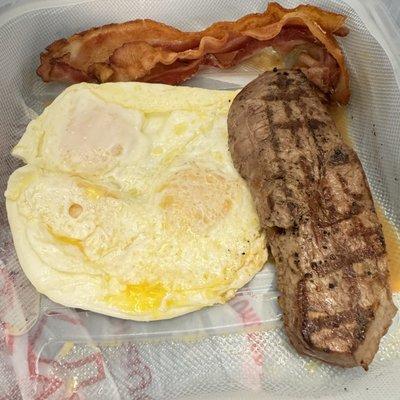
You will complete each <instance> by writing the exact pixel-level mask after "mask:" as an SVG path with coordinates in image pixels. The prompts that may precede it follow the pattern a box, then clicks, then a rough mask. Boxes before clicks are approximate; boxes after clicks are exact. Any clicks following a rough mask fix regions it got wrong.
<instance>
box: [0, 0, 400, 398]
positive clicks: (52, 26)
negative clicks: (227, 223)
mask: <svg viewBox="0 0 400 400" xmlns="http://www.w3.org/2000/svg"><path fill="white" fill-rule="evenodd" d="M281 3H282V4H283V5H285V6H294V5H297V4H298V3H299V2H297V1H295V0H293V1H292V0H288V1H281ZM307 3H310V4H315V5H318V6H321V7H324V8H327V9H330V10H333V11H337V12H341V13H344V14H346V15H348V22H347V26H348V27H349V28H350V34H349V36H348V37H347V38H345V39H343V40H341V44H342V46H343V48H344V51H345V53H346V58H347V63H348V67H349V69H350V73H351V88H352V98H351V102H350V104H349V106H348V113H349V117H348V131H349V135H350V137H351V139H352V142H353V145H354V147H355V149H356V150H357V152H358V154H359V156H360V159H361V161H362V163H363V166H364V168H365V171H366V174H367V177H368V179H369V182H370V184H371V188H372V191H373V194H374V197H375V199H376V201H377V203H379V204H380V207H381V208H382V209H383V210H384V212H385V214H386V217H387V218H388V220H389V221H391V222H392V223H393V224H394V226H395V227H396V228H400V211H399V209H398V207H397V205H398V204H399V203H400V185H399V179H398V178H399V171H400V135H399V127H400V113H399V109H400V92H399V83H398V80H399V78H400V63H399V58H398V54H399V53H400V34H399V32H397V31H396V30H395V24H394V22H393V21H392V20H391V18H390V15H389V13H388V12H387V9H386V8H385V7H384V6H383V5H382V4H381V3H379V2H376V1H373V0H370V1H361V0H347V1H343V2H334V1H329V0H312V1H307ZM265 8H266V1H260V0H247V1H240V0H237V1H229V0H217V1H215V0H202V1H201V2H200V1H198V2H193V1H190V0H180V1H179V0H165V1H163V2H160V1H157V0H146V1H145V0H143V1H139V0H138V1H129V0H110V1H105V0H89V1H88V0H86V1H85V0H81V1H79V0H72V1H69V0H52V1H46V0H38V1H28V0H26V1H23V0H20V1H14V2H11V3H8V4H5V5H3V7H2V8H0V49H1V50H0V66H1V67H0V71H1V86H0V103H1V108H0V132H1V137H0V154H1V159H0V160H1V161H0V192H1V193H3V192H4V190H5V187H6V183H7V180H8V176H9V175H10V173H11V172H12V171H13V170H14V169H16V168H17V167H18V166H20V163H19V162H18V161H17V160H16V159H14V158H12V157H11V156H10V150H11V148H12V147H13V146H14V145H15V144H16V142H17V141H18V139H19V138H20V137H21V135H22V134H23V132H24V129H25V127H26V125H27V124H28V122H29V121H30V120H31V119H32V118H34V117H35V116H36V115H37V114H38V113H40V112H41V111H42V110H43V107H44V106H45V105H46V104H47V103H48V101H50V100H51V99H53V98H54V97H55V95H56V94H57V93H58V92H59V90H60V87H59V86H57V85H46V84H44V83H43V82H41V80H40V79H39V78H38V77H37V76H36V74H35V69H36V67H37V65H38V56H39V53H40V52H41V51H42V50H43V49H44V48H45V47H46V46H47V45H48V44H49V43H51V42H52V41H54V40H55V39H58V38H61V37H67V36H70V35H71V34H72V33H74V32H78V31H82V30H84V29H87V28H89V27H92V26H98V25H102V24H106V23H110V22H122V21H126V20H129V19H135V18H151V19H155V20H158V21H162V22H166V23H168V24H171V25H173V26H176V27H179V28H181V29H184V30H198V29H201V28H204V27H205V26H208V25H209V24H210V23H211V22H214V21H217V20H232V19H236V18H239V17H240V16H242V15H245V14H247V13H251V12H261V11H264V10H265ZM399 9H400V4H399ZM376 39H377V40H378V41H379V42H378V41H377V40H376ZM383 48H384V49H385V50H384V49H383ZM396 56H397V58H396ZM256 75H257V71H255V70H252V69H251V68H237V69H235V70H233V71H230V70H226V71H217V72H215V71H214V72H213V71H210V70H209V71H206V72H204V73H203V74H202V75H201V76H198V77H196V78H194V79H193V80H191V81H189V82H188V83H187V84H190V85H200V86H205V87H209V88H230V87H238V86H241V85H243V84H244V83H246V82H247V81H249V80H250V79H252V78H254V77H255V76H256ZM396 78H397V80H396ZM0 296H1V297H0V321H1V323H0V399H11V400H14V399H15V400H18V399H71V400H72V399H75V400H77V399H105V400H107V399H163V400H164V399H165V400H167V399H178V398H182V399H189V398H190V399H205V398H209V399H217V398H243V399H244V398H246V399H247V398H263V399H265V398H268V399H315V398H318V399H349V400H350V399H351V400H356V399H363V400H366V399H388V400H389V399H400V380H399V379H398V377H399V372H398V371H399V368H400V322H399V318H398V317H397V318H396V319H395V321H394V322H393V325H392V327H391V329H390V331H389V333H388V334H387V335H386V336H385V337H384V339H383V340H382V344H381V347H380V350H379V352H378V354H377V355H376V357H375V360H374V362H373V364H372V365H371V367H370V370H369V372H367V373H366V372H365V371H364V370H362V369H361V368H355V369H351V370H345V369H342V368H338V367H334V366H329V365H326V364H323V363H320V362H318V361H316V360H313V359H310V358H306V357H300V356H299V355H298V354H297V353H296V352H295V351H294V350H293V349H292V348H291V346H290V345H289V344H288V340H287V338H286V336H285V334H284V332H283V330H282V326H281V321H280V310H279V307H278V306H277V303H276V297H277V292H276V289H275V281H274V270H273V268H272V267H271V266H266V267H265V268H264V269H263V271H261V272H260V273H259V274H258V275H257V276H256V277H255V278H254V279H253V280H252V282H251V283H250V284H249V285H247V286H246V287H245V288H243V289H241V290H240V292H239V294H238V295H237V296H236V297H235V298H234V299H233V300H232V301H230V302H229V303H228V304H225V305H223V306H215V307H212V308H208V309H204V310H201V311H198V312H194V313H191V314H189V315H186V316H183V317H179V318H176V319H173V320H167V321H158V322H150V323H139V322H132V321H123V320H118V319H115V318H110V317H106V316H102V315H99V314H95V313H91V312H86V311H81V310H72V309H67V308H65V307H62V306H60V305H57V304H55V303H52V302H51V301H49V300H48V299H46V298H45V297H41V296H39V295H38V293H37V292H36V291H35V290H34V289H33V287H32V286H31V285H30V284H29V282H28V281H27V280H26V278H25V276H24V274H23V273H22V271H21V269H20V266H19V264H18V261H17V258H16V255H15V252H14V248H13V244H12V239H11V235H10V231H9V228H8V223H7V219H6V213H5V205H4V197H3V196H1V197H0ZM395 301H396V303H397V305H399V304H400V296H399V295H396V296H395Z"/></svg>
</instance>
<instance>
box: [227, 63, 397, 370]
mask: <svg viewBox="0 0 400 400" xmlns="http://www.w3.org/2000/svg"><path fill="white" fill-rule="evenodd" d="M228 131H229V147H230V152H231V154H232V158H233V161H234V164H235V167H236V169H237V170H238V171H239V173H240V174H241V175H242V176H243V178H244V179H245V180H246V181H247V184H248V186H249V188H250V190H251V193H252V196H253V199H254V201H255V204H256V208H257V211H258V214H259V217H260V220H261V223H262V226H263V228H265V229H266V231H267V236H268V239H269V241H268V242H269V245H270V247H271V252H272V254H273V256H274V258H275V261H276V265H277V274H278V287H279V290H280V291H281V292H282V296H281V297H280V299H279V303H280V306H281V308H282V310H283V315H284V325H285V329H286V332H287V335H288V337H289V339H290V341H291V343H292V344H293V346H294V347H295V348H296V349H297V351H298V352H299V353H302V354H307V355H310V356H314V357H316V358H319V359H321V360H324V361H326V362H329V363H334V364H337V365H341V366H344V367H352V366H357V365H361V366H363V367H364V368H365V369H367V367H368V364H369V363H370V362H371V361H372V359H373V357H374V355H375V353H376V351H377V350H378V346H379V342H380V339H381V337H382V336H383V335H384V334H385V333H386V331H387V329H388V327H389V326H390V324H391V321H392V318H393V316H394V315H395V313H396V307H395V306H394V304H393V301H392V296H391V292H390V289H389V284H388V266H387V260H386V249H385V241H384V238H383V234H382V228H381V225H380V223H379V221H378V218H377V215H376V212H375V208H374V203H373V200H372V197H371V192H370V189H369V187H368V183H367V180H366V177H365V174H364V172H363V169H362V166H361V163H360V161H359V159H358V157H357V155H356V153H355V152H354V151H353V150H352V149H351V148H350V147H349V146H347V145H346V144H345V143H344V142H343V139H342V137H341V136H340V134H339V132H338V130H337V129H336V127H335V124H334V122H333V121H332V119H331V117H330V115H329V114H328V111H327V108H326V106H325V105H324V99H323V97H322V95H321V93H320V92H318V90H317V89H316V88H315V87H313V86H312V84H311V83H310V82H309V81H308V80H307V78H306V77H305V76H304V75H303V73H302V72H300V71H275V72H266V73H264V74H263V75H261V76H260V77H258V78H257V79H256V80H254V81H253V82H251V83H250V84H249V85H247V86H246V87H245V88H244V89H243V90H242V91H241V92H240V93H239V94H238V96H237V97H236V98H235V100H234V101H233V103H232V106H231V108H230V111H229V117H228Z"/></svg>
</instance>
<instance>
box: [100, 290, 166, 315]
mask: <svg viewBox="0 0 400 400" xmlns="http://www.w3.org/2000/svg"><path fill="white" fill-rule="evenodd" d="M166 293H167V291H166V290H165V288H164V286H163V285H161V284H160V283H156V284H150V283H140V284H137V285H133V284H128V285H126V286H125V289H124V290H122V291H120V292H118V293H117V294H112V295H108V296H106V297H105V301H107V302H108V303H109V304H111V305H113V306H115V307H118V308H119V309H121V310H124V311H127V312H132V311H133V312H136V313H140V312H154V311H157V310H158V309H159V308H160V306H161V302H162V301H163V299H164V297H165V295H166Z"/></svg>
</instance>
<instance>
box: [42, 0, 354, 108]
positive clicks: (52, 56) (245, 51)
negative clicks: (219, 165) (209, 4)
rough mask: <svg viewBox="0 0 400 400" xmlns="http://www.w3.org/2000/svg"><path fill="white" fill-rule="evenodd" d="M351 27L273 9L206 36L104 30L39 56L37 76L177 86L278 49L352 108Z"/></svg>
mask: <svg viewBox="0 0 400 400" xmlns="http://www.w3.org/2000/svg"><path fill="white" fill-rule="evenodd" d="M345 19H346V17H345V16H343V15H340V14H335V13H332V12H328V11H324V10H321V9H320V8H317V7H313V6H308V5H300V6H298V7H296V8H293V9H286V8H284V7H282V6H280V5H279V4H277V3H270V4H269V5H268V8H267V10H266V11H265V12H264V13H261V14H249V15H246V16H244V17H243V18H241V19H239V20H237V21H234V22H217V23H215V24H213V25H211V26H210V27H209V28H207V29H205V30H203V31H201V32H183V31H180V30H178V29H176V28H173V27H171V26H168V25H165V24H162V23H159V22H156V21H152V20H148V19H145V20H135V21H130V22H125V23H121V24H111V25H105V26H102V27H99V28H92V29H90V30H87V31H84V32H81V33H78V34H75V35H73V36H71V37H70V38H68V39H61V40H58V41H56V42H54V43H52V44H51V45H50V46H48V47H47V49H46V51H45V52H43V53H42V54H41V57H40V58H41V64H40V66H39V68H38V69H37V73H38V75H39V76H40V77H41V78H42V79H43V80H44V81H46V82H49V81H63V82H71V83H75V82H82V81H86V82H99V83H101V82H116V81H145V82H161V83H168V84H179V83H181V82H183V81H184V80H186V79H189V78H190V77H191V76H192V75H194V74H195V73H196V72H197V71H198V69H199V67H200V66H201V65H212V66H214V67H218V68H229V67H231V66H233V65H236V64H238V63H239V62H240V61H242V60H244V59H245V58H247V57H249V56H251V55H252V54H254V53H255V52H257V51H259V50H261V49H262V48H265V47H269V46H272V47H273V48H274V49H276V50H277V51H278V52H279V53H280V54H281V55H282V56H283V57H287V56H288V57H289V58H292V67H293V68H301V69H302V70H303V71H304V72H305V73H306V74H307V76H308V77H309V79H310V80H312V81H313V82H314V83H315V84H316V85H317V86H319V87H320V88H321V89H322V90H323V91H325V92H327V93H330V94H331V95H332V98H333V99H334V100H336V101H338V102H340V103H347V101H348V100H349V96H350V90H349V76H348V72H347V69H346V65H345V60H344V56H343V53H342V51H341V49H340V47H339V45H338V43H337V41H336V39H335V36H346V35H347V33H348V30H347V28H346V27H345V26H344V23H345ZM296 49H300V51H299V52H298V57H297V58H296V59H295V61H294V62H293V57H290V56H293V54H291V53H292V52H293V51H294V50H296Z"/></svg>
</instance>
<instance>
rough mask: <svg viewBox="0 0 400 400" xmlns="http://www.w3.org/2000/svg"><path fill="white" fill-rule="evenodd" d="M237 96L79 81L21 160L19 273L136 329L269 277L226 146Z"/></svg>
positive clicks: (15, 188)
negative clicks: (260, 274)
mask: <svg viewBox="0 0 400 400" xmlns="http://www.w3.org/2000/svg"><path fill="white" fill-rule="evenodd" d="M236 94H237V92H234V91H211V90H205V89H198V88H188V87H172V86H167V85H156V84H146V83H108V84H102V85H93V84H78V85H74V86H71V87H69V88H68V89H66V90H65V91H64V92H63V93H62V94H61V95H60V96H58V97H57V98H56V99H55V100H54V102H53V103H52V104H51V105H50V106H48V107H47V108H46V109H45V110H44V112H43V113H42V115H40V116H39V117H38V118H36V119H35V120H33V121H32V122H31V123H30V124H29V125H28V127H27V130H26V132H25V134H24V135H23V137H22V139H21V140H20V142H19V143H18V144H17V145H16V147H15V148H14V150H13V155H14V156H16V157H19V158H20V159H22V160H23V161H24V162H25V163H26V165H25V166H23V167H21V168H19V169H18V170H16V171H15V172H14V173H13V174H12V175H11V177H10V179H9V182H8V187H7V191H6V201H7V213H8V218H9V222H10V226H11V230H12V233H13V239H14V244H15V248H16V251H17V255H18V258H19V261H20V264H21V266H22V268H23V270H24V272H25V274H26V275H27V277H28V279H29V280H30V281H31V282H32V284H33V285H34V286H35V287H36V289H37V290H38V291H39V292H40V293H43V294H45V295H46V296H48V297H49V298H50V299H52V300H53V301H55V302H57V303H60V304H63V305H65V306H70V307H77V308H82V309H87V310H92V311H95V312H99V313H103V314H107V315H111V316H115V317H120V318H126V319H133V320H157V319H164V318H171V317H175V316H178V315H182V314H184V313H187V312H191V311H194V310H197V309H200V308H202V307H205V306H211V305H213V304H217V303H224V302H226V301H227V300H228V299H230V298H231V297H233V296H234V294H235V292H236V291H237V290H238V289H239V288H240V287H242V286H243V285H245V284H246V283H247V282H248V281H249V280H251V278H252V277H253V276H254V275H255V274H256V273H257V272H258V271H259V270H260V269H261V268H262V267H263V265H264V263H265V262H266V260H267V250H266V243H265V236H264V234H263V232H262V230H261V228H260V223H259V220H258V217H257V214H256V211H255V208H254V204H253V201H252V198H251V195H250V193H249V190H248V189H247V187H246V184H245V183H244V181H243V180H242V178H241V177H240V176H239V175H238V173H237V172H236V170H235V168H234V167H233V164H232V160H231V157H230V154H229V151H228V143H227V113H228V109H229V105H230V102H231V101H232V100H233V98H234V97H235V95H236Z"/></svg>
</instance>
